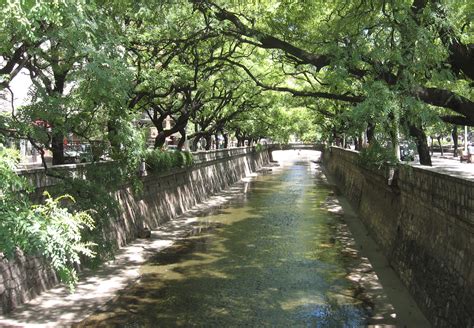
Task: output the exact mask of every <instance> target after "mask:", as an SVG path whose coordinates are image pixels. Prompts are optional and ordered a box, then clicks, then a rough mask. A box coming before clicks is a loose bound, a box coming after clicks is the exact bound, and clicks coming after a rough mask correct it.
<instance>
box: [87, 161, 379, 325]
mask: <svg viewBox="0 0 474 328" xmlns="http://www.w3.org/2000/svg"><path fill="white" fill-rule="evenodd" d="M320 179H321V177H320V175H319V174H318V171H317V170H316V171H315V170H314V167H313V170H312V169H311V168H310V165H309V163H308V162H298V163H293V165H291V166H288V167H286V168H285V169H283V170H273V172H272V174H265V175H263V176H259V177H258V178H257V179H256V180H254V181H251V182H249V184H248V186H247V189H248V192H247V193H245V194H243V195H242V196H241V197H237V198H236V199H234V200H233V201H231V202H230V203H229V204H227V205H226V206H223V207H221V208H220V209H219V210H218V211H216V212H214V213H209V214H208V215H204V216H202V217H201V220H200V225H199V227H197V228H196V229H195V231H194V233H193V234H191V235H190V236H188V237H186V238H183V239H182V240H180V241H179V242H177V243H176V244H175V245H173V246H172V247H170V248H168V249H166V250H165V251H163V252H160V253H159V254H156V255H155V256H154V257H153V258H152V259H151V260H150V261H149V263H148V264H147V265H145V266H144V267H143V268H142V276H141V278H140V280H139V281H137V282H136V283H134V284H132V285H131V286H130V287H129V288H127V289H125V290H123V291H122V292H121V293H120V294H119V296H118V297H117V298H116V299H115V300H114V301H113V302H111V303H110V304H109V305H108V307H107V309H106V310H103V311H100V312H97V313H96V314H95V315H93V316H92V317H90V318H88V319H87V320H86V321H85V322H83V323H81V324H80V326H82V325H94V326H101V325H103V326H128V327H134V326H137V327H142V326H149V327H157V326H160V327H168V326H219V327H228V326H254V327H255V326H304V327H308V326H311V327H358V326H363V325H365V324H366V323H367V320H368V318H369V317H370V316H371V312H372V308H373V305H372V304H371V303H370V300H367V299H366V297H365V294H364V292H363V291H361V290H360V286H359V285H358V284H357V283H356V282H355V281H354V280H351V279H348V274H349V272H350V271H351V270H350V267H351V266H353V264H354V263H353V261H354V258H356V257H357V256H350V254H349V255H348V254H347V247H346V246H347V245H346V243H345V242H344V239H341V238H342V237H344V236H343V235H344V231H343V229H342V230H341V228H340V227H341V221H340V220H341V219H340V218H339V217H338V216H336V215H331V213H330V212H328V211H327V209H326V208H321V205H322V204H325V203H326V200H327V197H328V195H330V190H329V189H328V188H327V187H325V185H324V184H321V180H320ZM341 236H342V237H341ZM346 237H347V236H346ZM349 242H350V241H349Z"/></svg>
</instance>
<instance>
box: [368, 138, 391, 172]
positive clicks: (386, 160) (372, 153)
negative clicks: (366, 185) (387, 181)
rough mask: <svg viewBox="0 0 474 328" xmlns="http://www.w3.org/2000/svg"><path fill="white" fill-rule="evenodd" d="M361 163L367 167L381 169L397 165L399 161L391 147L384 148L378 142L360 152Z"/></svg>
mask: <svg viewBox="0 0 474 328" xmlns="http://www.w3.org/2000/svg"><path fill="white" fill-rule="evenodd" d="M359 162H360V163H361V164H362V165H363V166H365V167H371V168H377V169H380V168H381V167H382V166H383V165H386V164H389V165H395V164H396V163H398V160H397V157H396V156H395V154H394V153H393V150H392V149H391V147H382V146H381V145H380V144H379V143H378V142H373V143H372V144H371V145H370V146H369V147H367V148H364V149H362V150H361V151H360V157H359Z"/></svg>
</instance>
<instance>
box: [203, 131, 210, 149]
mask: <svg viewBox="0 0 474 328" xmlns="http://www.w3.org/2000/svg"><path fill="white" fill-rule="evenodd" d="M204 139H205V140H206V148H205V149H206V150H211V146H212V140H211V139H212V136H211V135H210V134H208V135H206V136H205V137H204Z"/></svg>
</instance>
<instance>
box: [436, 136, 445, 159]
mask: <svg viewBox="0 0 474 328" xmlns="http://www.w3.org/2000/svg"><path fill="white" fill-rule="evenodd" d="M436 139H437V140H438V145H439V149H440V150H441V156H444V151H443V146H441V136H438V137H436Z"/></svg>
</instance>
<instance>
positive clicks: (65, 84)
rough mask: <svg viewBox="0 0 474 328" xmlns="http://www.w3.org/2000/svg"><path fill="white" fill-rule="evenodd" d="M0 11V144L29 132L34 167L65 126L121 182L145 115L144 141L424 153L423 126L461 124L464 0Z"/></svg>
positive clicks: (468, 15) (468, 29)
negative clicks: (315, 144)
mask: <svg viewBox="0 0 474 328" xmlns="http://www.w3.org/2000/svg"><path fill="white" fill-rule="evenodd" d="M0 14H1V15H0V93H1V96H2V97H3V98H4V99H5V100H6V102H4V103H6V104H7V106H6V107H5V108H2V110H1V111H0V143H7V142H8V141H11V140H19V139H23V140H28V141H29V142H30V143H31V144H32V145H33V147H35V148H36V149H37V151H38V152H39V153H40V155H41V156H42V158H43V164H44V166H45V167H46V168H48V164H47V162H46V160H45V154H46V153H48V152H50V153H51V154H52V164H53V165H54V164H62V163H64V162H65V149H64V146H65V142H64V140H65V138H66V137H68V136H70V135H74V136H76V137H77V138H80V139H81V140H82V141H83V142H84V143H90V144H91V145H93V146H94V151H95V152H97V154H95V155H94V157H93V158H92V160H94V161H98V160H99V159H100V158H101V157H104V156H106V157H108V158H112V159H114V160H115V161H116V163H117V165H118V166H117V167H118V169H117V170H116V171H114V174H115V176H114V179H115V180H117V181H129V180H130V179H131V178H133V177H134V176H136V174H137V167H138V165H139V163H140V162H141V161H142V160H143V158H144V156H145V153H146V152H145V148H146V145H145V139H146V132H145V129H144V128H143V126H150V125H151V126H153V127H155V128H156V130H157V135H156V137H155V139H154V140H153V146H154V147H155V148H161V147H162V146H163V145H164V144H165V143H166V140H168V139H169V137H170V136H173V135H179V138H180V140H179V143H178V148H179V149H181V148H182V147H185V144H186V141H187V140H188V139H190V140H191V143H190V145H191V147H192V148H194V149H195V148H196V147H197V145H198V143H199V141H205V143H204V145H205V147H206V148H209V147H210V146H211V144H212V143H211V139H212V138H214V140H215V141H214V142H215V144H218V146H224V147H227V146H228V145H229V140H230V139H235V140H237V145H239V146H242V145H244V144H245V143H247V144H250V145H251V144H253V143H254V142H256V141H258V140H262V139H271V140H274V141H278V142H288V140H290V138H291V137H294V138H296V139H298V140H301V141H308V142H309V141H326V142H329V143H336V144H338V145H342V144H344V143H345V140H351V141H352V142H353V143H354V144H355V145H356V147H357V149H359V150H362V149H364V148H365V147H366V146H367V144H368V145H369V147H370V146H374V147H373V148H372V149H373V150H374V151H377V150H380V149H384V148H387V149H391V154H390V156H388V155H387V156H388V157H390V158H391V159H393V158H394V157H396V156H397V155H398V144H399V143H400V140H402V139H403V140H413V141H414V142H415V143H416V145H417V149H418V153H419V157H420V162H421V163H422V164H425V165H430V164H431V159H430V154H429V151H428V143H427V133H428V134H429V135H433V136H435V137H436V138H438V136H440V135H446V134H447V133H448V132H449V131H453V135H455V133H456V135H457V126H459V125H467V126H474V100H473V99H474V94H473V88H472V87H473V85H474V82H473V79H474V33H473V29H474V26H473V23H472V22H473V21H474V19H473V18H474V3H473V2H472V1H469V0H367V1H358V0H354V1H347V0H335V1H323V0H305V1H298V0H260V1H224V0H173V1H171V0H159V1H158V0H156V1H148V0H147V1H145V0H140V1H132V0H87V1H86V0H74V1H72V0H56V1H47V0H37V1H20V0H0ZM19 75H23V76H27V77H28V80H29V81H30V84H29V85H25V88H28V89H29V91H28V94H29V96H28V103H27V104H26V105H22V106H15V103H14V101H13V99H14V98H15V90H14V89H13V88H12V87H11V85H12V81H14V79H16V78H18V76H19ZM167 120H168V121H170V122H171V124H170V125H166V124H165V121H167ZM341 140H342V142H341ZM456 142H457V141H456ZM456 145H457V143H456ZM96 155H97V156H96ZM7 162H8V163H11V160H8V161H7ZM13 162H15V161H13ZM7 168H8V170H10V171H8V172H10V173H11V165H6V166H5V168H4V171H5V172H7ZM0 171H1V169H0ZM0 173H1V172H0ZM10 173H8V174H10ZM5 174H7V173H5ZM8 176H10V175H8ZM107 177H110V175H107ZM110 180H111V179H110ZM5 188H6V187H5ZM8 188H10V187H8ZM89 188H90V189H91V190H92V189H93V187H91V186H89ZM1 194H5V191H4V190H3V187H2V190H1V193H0V195H1ZM78 194H80V193H78ZM83 194H84V193H83ZM5 195H7V194H5ZM12 199H13V198H12ZM48 204H49V206H56V203H55V202H53V201H50V203H48ZM0 211H1V209H0ZM5 211H8V209H7V208H5ZM53 212H54V211H53ZM24 213H30V212H28V211H27V210H26V209H25V212H24ZM51 213H52V212H51ZM25 215H26V214H25ZM28 215H30V214H28ZM96 225H97V222H96ZM99 225H100V224H99ZM11 242H15V241H11Z"/></svg>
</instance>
